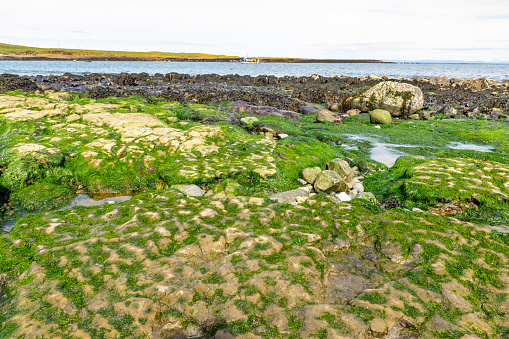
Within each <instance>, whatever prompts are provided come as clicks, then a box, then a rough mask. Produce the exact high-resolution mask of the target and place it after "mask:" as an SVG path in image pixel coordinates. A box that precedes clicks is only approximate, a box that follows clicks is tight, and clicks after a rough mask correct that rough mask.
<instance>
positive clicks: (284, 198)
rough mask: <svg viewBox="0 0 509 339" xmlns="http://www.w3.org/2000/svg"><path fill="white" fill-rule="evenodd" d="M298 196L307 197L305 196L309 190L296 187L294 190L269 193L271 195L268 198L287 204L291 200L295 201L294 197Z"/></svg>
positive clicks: (307, 195)
mask: <svg viewBox="0 0 509 339" xmlns="http://www.w3.org/2000/svg"><path fill="white" fill-rule="evenodd" d="M299 197H304V198H307V197H309V192H308V191H306V190H303V189H300V188H298V189H296V190H291V191H285V192H280V193H277V194H274V195H271V196H269V199H270V200H272V201H275V202H278V203H286V204H289V203H292V202H296V201H297V200H296V198H299Z"/></svg>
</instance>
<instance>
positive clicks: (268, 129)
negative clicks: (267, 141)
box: [256, 123, 284, 137]
mask: <svg viewBox="0 0 509 339" xmlns="http://www.w3.org/2000/svg"><path fill="white" fill-rule="evenodd" d="M256 129H257V130H258V131H260V132H263V133H265V136H267V134H272V135H273V136H276V137H277V136H278V135H279V134H283V133H284V131H283V128H282V127H281V126H279V125H278V124H272V123H265V124H261V125H259V126H257V127H256Z"/></svg>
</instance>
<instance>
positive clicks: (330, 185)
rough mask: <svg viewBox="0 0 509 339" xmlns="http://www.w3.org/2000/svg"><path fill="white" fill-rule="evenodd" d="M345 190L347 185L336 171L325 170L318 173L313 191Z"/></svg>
mask: <svg viewBox="0 0 509 339" xmlns="http://www.w3.org/2000/svg"><path fill="white" fill-rule="evenodd" d="M346 190H348V185H347V184H346V182H345V181H344V180H343V178H342V177H341V176H340V175H339V174H338V173H337V172H334V171H329V170H325V171H322V172H320V173H318V175H317V177H316V180H315V191H317V192H318V193H320V192H325V193H335V192H346Z"/></svg>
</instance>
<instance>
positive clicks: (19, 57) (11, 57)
mask: <svg viewBox="0 0 509 339" xmlns="http://www.w3.org/2000/svg"><path fill="white" fill-rule="evenodd" d="M241 59H242V58H236V57H225V58H207V57H205V58H200V57H145V56H143V57H141V56H140V57H133V56H90V55H58V56H55V55H33V54H0V61H1V60H8V61H73V60H76V61H81V62H88V61H153V62H240V60H241ZM260 63H363V64H368V63H369V64H373V63H392V62H384V61H382V60H358V59H300V58H261V59H260Z"/></svg>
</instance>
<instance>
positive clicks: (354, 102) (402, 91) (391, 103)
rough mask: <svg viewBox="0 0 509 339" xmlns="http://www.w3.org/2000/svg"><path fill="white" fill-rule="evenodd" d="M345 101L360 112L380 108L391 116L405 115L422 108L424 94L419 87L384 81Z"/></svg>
mask: <svg viewBox="0 0 509 339" xmlns="http://www.w3.org/2000/svg"><path fill="white" fill-rule="evenodd" d="M346 103H347V105H349V106H350V108H357V109H359V110H360V111H361V112H369V111H371V110H374V109H377V108H380V109H384V110H386V111H388V112H389V113H391V115H392V116H407V115H410V114H413V113H415V112H417V111H418V110H420V109H421V108H422V106H423V103H424V96H423V94H422V91H421V89H420V88H419V87H416V86H413V85H410V84H407V83H400V82H394V81H384V82H381V83H379V84H377V85H375V86H373V87H371V88H370V89H368V90H366V91H364V92H361V93H360V94H359V95H357V96H356V97H354V98H351V97H350V98H348V99H347V100H346Z"/></svg>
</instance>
